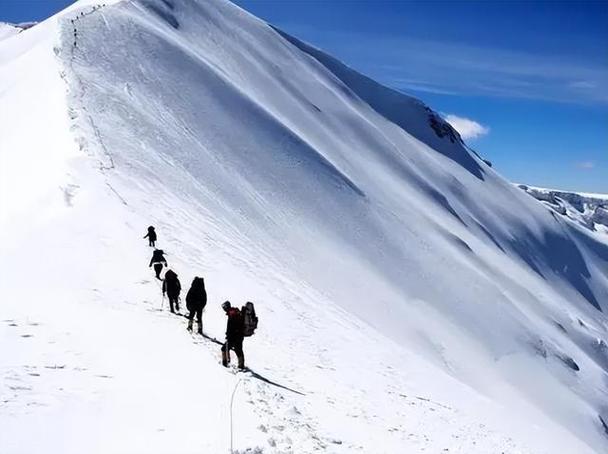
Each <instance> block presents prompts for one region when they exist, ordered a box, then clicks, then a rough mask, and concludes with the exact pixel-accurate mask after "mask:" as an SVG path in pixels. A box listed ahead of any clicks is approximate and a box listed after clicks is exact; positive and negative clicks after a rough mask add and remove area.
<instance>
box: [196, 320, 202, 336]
mask: <svg viewBox="0 0 608 454" xmlns="http://www.w3.org/2000/svg"><path fill="white" fill-rule="evenodd" d="M196 325H197V326H198V331H197V333H198V334H200V335H201V336H202V335H203V324H202V323H197V324H196Z"/></svg>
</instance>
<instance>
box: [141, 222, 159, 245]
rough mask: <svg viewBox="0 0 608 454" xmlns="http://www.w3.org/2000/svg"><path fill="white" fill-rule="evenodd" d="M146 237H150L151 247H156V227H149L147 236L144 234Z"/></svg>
mask: <svg viewBox="0 0 608 454" xmlns="http://www.w3.org/2000/svg"><path fill="white" fill-rule="evenodd" d="M144 238H148V244H149V245H150V246H151V247H154V246H155V245H156V231H155V230H154V227H152V226H150V227H148V233H147V234H146V236H144Z"/></svg>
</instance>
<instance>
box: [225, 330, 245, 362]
mask: <svg viewBox="0 0 608 454" xmlns="http://www.w3.org/2000/svg"><path fill="white" fill-rule="evenodd" d="M230 350H234V353H236V357H237V358H238V360H239V369H244V368H245V354H244V353H243V338H242V337H237V338H234V339H227V340H226V343H225V344H224V345H222V364H223V365H224V366H228V364H229V363H230Z"/></svg>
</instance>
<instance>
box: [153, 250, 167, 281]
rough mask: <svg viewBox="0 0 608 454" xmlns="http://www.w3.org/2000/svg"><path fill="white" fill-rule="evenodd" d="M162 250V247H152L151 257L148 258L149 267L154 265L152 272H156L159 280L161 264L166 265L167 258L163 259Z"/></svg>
mask: <svg viewBox="0 0 608 454" xmlns="http://www.w3.org/2000/svg"><path fill="white" fill-rule="evenodd" d="M163 254H164V252H163V251H162V249H154V252H153V253H152V258H151V259H150V268H152V265H154V272H155V273H156V279H158V280H160V272H161V271H162V270H163V264H164V265H165V266H167V260H165V256H164V255H163Z"/></svg>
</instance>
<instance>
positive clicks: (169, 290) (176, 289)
mask: <svg viewBox="0 0 608 454" xmlns="http://www.w3.org/2000/svg"><path fill="white" fill-rule="evenodd" d="M181 291H182V285H181V283H180V282H179V279H178V278H177V274H176V273H175V271H173V270H167V272H166V273H165V279H164V280H163V295H164V294H165V293H166V294H167V297H168V298H169V307H170V308H171V312H173V313H175V311H177V312H179V294H180V292H181ZM173 306H175V311H174V310H173Z"/></svg>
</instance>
